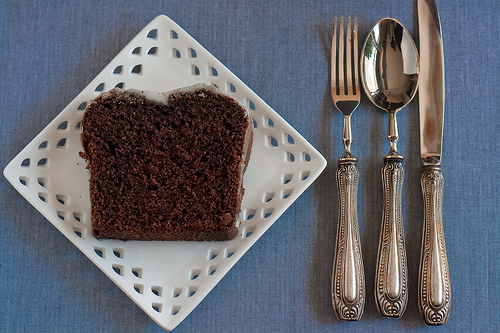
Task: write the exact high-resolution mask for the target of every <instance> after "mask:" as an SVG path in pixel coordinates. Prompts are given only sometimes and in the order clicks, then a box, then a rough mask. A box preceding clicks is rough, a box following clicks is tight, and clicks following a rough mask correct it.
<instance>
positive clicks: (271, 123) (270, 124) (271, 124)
mask: <svg viewBox="0 0 500 333" xmlns="http://www.w3.org/2000/svg"><path fill="white" fill-rule="evenodd" d="M264 125H265V126H266V127H271V128H272V127H274V121H273V120H272V119H271V118H266V120H265V122H264Z"/></svg>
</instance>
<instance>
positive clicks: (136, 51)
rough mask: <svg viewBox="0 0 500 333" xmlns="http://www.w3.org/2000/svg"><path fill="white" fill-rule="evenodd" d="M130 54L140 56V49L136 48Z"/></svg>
mask: <svg viewBox="0 0 500 333" xmlns="http://www.w3.org/2000/svg"><path fill="white" fill-rule="evenodd" d="M132 54H136V55H141V48H140V47H136V48H135V49H133V50H132Z"/></svg>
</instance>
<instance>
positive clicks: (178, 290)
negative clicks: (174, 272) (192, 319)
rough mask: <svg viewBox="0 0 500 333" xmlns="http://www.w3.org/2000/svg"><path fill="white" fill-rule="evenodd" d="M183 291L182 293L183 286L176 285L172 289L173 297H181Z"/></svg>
mask: <svg viewBox="0 0 500 333" xmlns="http://www.w3.org/2000/svg"><path fill="white" fill-rule="evenodd" d="M181 293H182V288H177V287H175V288H174V289H172V298H177V297H179V296H180V295H181Z"/></svg>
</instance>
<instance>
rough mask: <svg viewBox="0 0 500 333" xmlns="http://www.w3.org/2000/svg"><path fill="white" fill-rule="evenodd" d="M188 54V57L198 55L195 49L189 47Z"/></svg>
mask: <svg viewBox="0 0 500 333" xmlns="http://www.w3.org/2000/svg"><path fill="white" fill-rule="evenodd" d="M188 56H189V57H190V58H196V57H198V54H197V53H196V50H195V49H192V48H189V49H188Z"/></svg>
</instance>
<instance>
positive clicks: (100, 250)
mask: <svg viewBox="0 0 500 333" xmlns="http://www.w3.org/2000/svg"><path fill="white" fill-rule="evenodd" d="M94 252H95V254H97V255H98V256H99V257H101V258H103V259H104V258H106V249H105V248H103V247H97V246H94Z"/></svg>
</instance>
